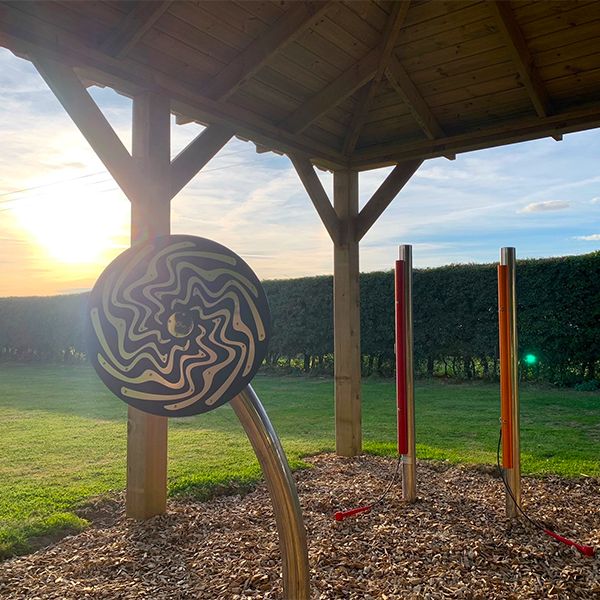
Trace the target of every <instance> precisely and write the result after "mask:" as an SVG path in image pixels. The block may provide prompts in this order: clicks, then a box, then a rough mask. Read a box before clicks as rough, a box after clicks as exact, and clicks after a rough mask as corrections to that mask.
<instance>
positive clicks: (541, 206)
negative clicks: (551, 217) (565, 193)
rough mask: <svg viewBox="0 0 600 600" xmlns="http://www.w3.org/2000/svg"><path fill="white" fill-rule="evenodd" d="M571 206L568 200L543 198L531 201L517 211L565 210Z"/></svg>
mask: <svg viewBox="0 0 600 600" xmlns="http://www.w3.org/2000/svg"><path fill="white" fill-rule="evenodd" d="M570 206H571V203H570V202H566V201H565V200H545V201H544V202H532V203H531V204H528V205H527V206H526V207H525V208H521V209H520V210H519V211H518V212H522V213H524V212H527V213H529V212H550V211H553V210H565V209H567V208H569V207H570Z"/></svg>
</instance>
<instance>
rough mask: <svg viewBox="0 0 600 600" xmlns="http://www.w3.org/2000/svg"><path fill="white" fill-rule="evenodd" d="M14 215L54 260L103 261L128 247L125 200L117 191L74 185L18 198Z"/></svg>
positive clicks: (87, 262)
mask: <svg viewBox="0 0 600 600" xmlns="http://www.w3.org/2000/svg"><path fill="white" fill-rule="evenodd" d="M14 213H15V216H16V218H17V220H18V223H19V225H20V227H21V228H22V229H23V230H25V231H26V232H27V233H28V234H29V235H30V236H31V237H32V238H33V241H34V242H35V243H36V244H37V245H39V246H41V247H42V248H43V250H44V252H45V253H46V255H47V256H48V258H49V259H50V260H51V261H53V262H58V263H64V264H72V265H75V264H77V265H83V264H98V263H106V262H108V261H109V260H110V259H112V258H113V257H114V256H115V255H116V254H118V253H119V252H120V251H121V250H123V249H124V248H126V247H127V246H128V245H129V216H130V208H129V202H128V201H127V200H126V199H125V198H123V196H122V195H121V194H120V193H119V192H117V191H112V190H110V191H109V190H107V191H105V192H102V191H96V190H94V191H90V189H89V188H88V189H86V186H85V184H83V183H78V184H77V185H70V186H64V187H61V189H60V191H54V190H53V191H52V192H51V193H48V194H44V195H40V197H36V198H32V199H27V200H23V201H22V202H20V203H19V204H18V206H16V207H15V211H14Z"/></svg>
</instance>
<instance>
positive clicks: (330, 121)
mask: <svg viewBox="0 0 600 600" xmlns="http://www.w3.org/2000/svg"><path fill="white" fill-rule="evenodd" d="M507 8H510V13H509V17H510V23H509V29H510V28H511V27H512V29H513V30H514V31H518V36H520V38H519V39H517V45H520V48H519V51H518V52H515V47H514V40H515V35H514V31H513V34H512V37H511V34H510V32H509V34H508V35H507V29H506V22H503V21H502V20H500V21H499V20H498V14H497V12H498V11H497V10H495V9H494V5H493V4H491V3H490V2H487V1H477V0H449V1H440V0H412V1H411V2H410V3H407V4H404V5H403V10H405V12H406V14H405V16H404V19H403V23H402V27H401V29H400V31H399V32H397V39H396V41H395V43H394V50H393V52H392V56H393V59H392V63H390V64H391V65H392V67H393V69H392V70H393V71H395V76H394V75H393V73H392V71H389V72H388V73H387V75H386V76H384V77H383V78H382V79H381V82H380V83H379V84H378V85H373V84H372V83H371V82H372V80H373V78H374V77H377V73H378V66H379V71H381V68H382V67H381V64H380V62H379V61H378V57H379V58H381V57H380V55H379V53H380V52H381V50H379V51H378V50H377V49H378V48H381V42H382V38H383V36H384V32H385V31H386V30H387V28H389V26H390V25H389V22H390V18H391V17H390V15H391V14H393V13H396V14H397V12H398V4H397V3H394V2H391V1H389V0H376V1H367V0H364V1H363V0H361V1H344V2H330V3H325V2H322V3H320V2H310V3H304V2H303V3H300V2H289V1H287V2H280V1H264V2H261V1H245V0H244V1H236V2H231V1H225V0H223V1H221V0H220V1H217V2H214V1H211V2H187V1H181V0H176V1H175V2H162V1H161V2H152V3H140V2H122V1H112V0H111V1H100V2H64V1H63V2H34V3H25V2H4V1H1V0H0V43H1V44H3V45H5V46H7V47H9V48H12V49H13V50H14V51H15V52H17V53H20V54H27V52H28V51H30V50H31V49H35V48H36V47H39V48H40V49H39V52H41V53H42V55H43V52H44V51H50V52H51V54H52V56H53V57H54V58H59V59H60V57H61V56H64V59H65V61H66V62H67V63H68V64H77V56H79V57H80V62H81V64H77V66H79V67H80V69H79V70H80V72H81V73H82V74H83V76H84V77H85V78H86V79H90V80H97V81H99V82H100V83H108V84H109V85H114V86H117V87H118V86H119V85H120V86H121V87H122V88H123V89H122V90H121V91H124V92H128V91H131V90H135V89H136V86H140V85H142V86H143V85H144V84H143V82H144V81H151V80H153V79H155V80H156V81H160V86H161V87H164V89H165V91H166V92H167V93H172V94H173V95H172V98H173V104H174V105H176V106H177V107H178V110H183V109H185V108H186V107H188V108H190V103H191V104H194V110H192V111H190V112H192V113H193V115H192V114H191V115H190V118H195V119H198V117H201V118H202V119H203V122H211V119H212V118H213V117H214V119H215V122H221V123H222V122H224V120H226V119H227V116H226V115H231V116H232V122H235V123H236V124H238V125H239V128H240V131H243V135H244V137H250V138H252V135H253V134H255V135H256V137H257V140H258V142H259V143H260V145H261V147H262V146H264V145H265V144H266V146H267V147H272V148H276V149H278V150H279V151H285V149H284V148H290V147H294V143H295V142H294V140H296V142H297V143H296V146H295V147H296V149H298V148H301V149H302V152H306V151H308V154H309V155H310V157H311V158H312V159H313V160H314V161H315V162H317V163H319V162H321V163H322V164H324V165H325V164H329V165H331V164H332V159H333V164H342V165H343V164H352V165H354V166H356V167H358V168H370V167H373V166H377V165H380V164H384V163H385V162H386V161H387V162H388V163H393V162H395V159H394V156H393V155H394V152H396V149H397V159H398V160H400V159H402V160H404V159H405V158H404V157H409V156H410V152H411V151H413V152H417V153H418V155H419V157H426V156H427V155H428V154H427V153H428V152H429V155H431V156H439V155H443V154H444V152H442V150H443V147H442V146H444V143H445V141H447V140H450V142H448V144H450V145H451V146H452V152H455V151H461V147H462V148H464V149H465V150H468V149H471V148H473V147H486V144H487V145H493V144H496V143H504V141H506V140H510V141H515V140H516V139H519V134H518V127H519V125H520V124H521V123H524V127H525V129H526V131H524V132H523V134H522V135H523V139H525V138H527V139H530V138H531V136H534V137H535V136H538V137H539V136H542V135H555V134H556V132H557V131H558V130H560V129H563V130H564V131H570V130H578V129H583V128H586V127H592V126H595V124H596V122H597V114H596V112H595V110H588V109H589V108H590V107H591V108H592V109H593V108H597V109H598V111H597V112H598V113H600V52H599V51H598V45H597V40H598V38H599V37H600V3H598V2H591V1H589V0H580V1H572V0H560V1H553V2H545V1H541V2H540V1H523V0H512V1H511V2H509V3H503V4H502V5H501V7H500V10H501V11H504V12H508V11H507V10H506V9H507ZM313 11H314V12H313ZM495 13H496V14H495ZM295 28H297V29H295ZM511 40H512V42H513V45H512V46H511ZM40 45H41V46H40ZM13 46H14V47H13ZM84 48H85V50H84ZM88 49H89V50H88ZM102 52H104V54H105V56H106V58H102V54H101V53H102ZM111 55H112V56H111ZM367 55H370V56H371V57H372V58H369V59H365V56H367ZM114 57H117V62H114ZM119 57H120V58H119ZM111 59H112V62H111ZM388 68H389V67H388ZM532 68H533V70H532ZM390 73H392V74H391V75H390ZM531 73H534V74H533V75H531ZM157 77H158V79H156V78H157ZM390 77H391V79H390V81H391V82H392V83H391V84H390V82H389V81H388V79H389V78H390ZM531 77H533V79H531ZM528 78H529V79H528ZM336 81H337V82H338V84H335V85H332V83H333V82H336ZM532 82H533V83H532ZM187 90H189V92H188V91H187ZM544 94H546V95H547V101H546V102H544V99H543V95H544ZM211 95H212V96H213V99H214V100H218V99H219V98H226V100H225V102H221V103H220V104H214V103H211V101H210V98H209V97H210V96H211ZM544 104H545V106H546V108H544ZM534 107H535V108H534ZM536 109H537V112H538V113H539V114H540V115H544V114H549V115H552V114H555V113H557V112H558V113H559V114H558V115H557V116H559V117H560V116H561V115H560V113H561V111H562V112H564V111H567V110H568V111H572V113H571V112H570V113H568V114H565V115H563V116H564V119H563V120H562V121H561V119H557V120H551V121H543V120H541V121H539V122H535V121H533V122H531V121H530V120H531V119H532V118H534V117H535V114H536ZM253 115H254V116H253ZM499 127H500V129H498V128H499ZM502 127H505V131H506V134H505V139H503V137H502ZM482 130H483V131H484V134H482V133H481V131H482ZM300 132H302V133H300ZM469 136H471V138H472V140H471V141H469ZM259 138H260V139H259ZM427 138H430V139H429V142H432V143H429V145H428V143H427V142H428V140H427ZM440 140H441V141H440ZM289 144H292V146H289ZM461 144H462V146H461ZM282 149H283V150H282ZM342 151H344V152H342ZM344 154H345V155H346V156H344ZM333 157H336V158H333Z"/></svg>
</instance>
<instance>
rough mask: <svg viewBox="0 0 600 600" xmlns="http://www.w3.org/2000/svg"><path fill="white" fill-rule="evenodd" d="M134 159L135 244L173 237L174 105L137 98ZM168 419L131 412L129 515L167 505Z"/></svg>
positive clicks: (146, 96)
mask: <svg viewBox="0 0 600 600" xmlns="http://www.w3.org/2000/svg"><path fill="white" fill-rule="evenodd" d="M132 154H133V159H134V161H135V162H136V164H137V166H138V168H139V172H140V176H141V177H142V179H143V181H142V182H140V184H141V185H140V187H143V188H144V189H145V193H144V194H143V195H140V196H139V197H136V198H132V201H131V243H132V244H136V243H141V242H144V241H146V240H149V239H152V238H154V237H156V236H158V235H168V234H169V233H170V198H171V178H170V101H169V99H168V98H166V97H164V96H160V95H157V94H155V93H152V92H148V93H144V94H141V95H139V96H135V97H134V99H133V144H132ZM167 424H168V423H167V418H166V417H158V416H155V415H151V414H148V413H144V412H142V411H139V410H137V409H135V408H133V407H129V409H128V417H127V516H128V517H131V518H134V519H148V518H150V517H152V516H154V515H158V514H161V513H164V512H165V511H166V507H167Z"/></svg>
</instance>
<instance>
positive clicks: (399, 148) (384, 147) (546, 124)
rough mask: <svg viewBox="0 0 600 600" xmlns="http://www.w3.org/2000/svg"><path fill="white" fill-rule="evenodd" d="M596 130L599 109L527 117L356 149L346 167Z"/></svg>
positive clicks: (443, 154)
mask: <svg viewBox="0 0 600 600" xmlns="http://www.w3.org/2000/svg"><path fill="white" fill-rule="evenodd" d="M594 127H600V106H593V107H589V108H581V109H578V110H573V111H569V112H564V113H561V114H555V115H550V116H548V117H545V118H540V117H537V116H536V117H527V118H524V119H518V120H514V121H511V122H510V123H507V124H504V125H500V126H497V127H489V128H486V129H479V130H477V131H472V132H469V133H461V134H458V135H452V136H446V137H444V138H439V139H435V140H422V141H418V142H410V143H406V142H403V141H395V142H394V141H392V142H387V143H384V144H374V145H373V146H370V147H368V148H361V149H360V150H357V151H356V152H355V153H354V155H353V157H352V160H351V161H350V165H349V167H350V168H354V169H365V168H367V169H374V168H377V167H383V166H386V165H390V164H395V163H399V162H402V161H407V160H412V159H415V158H435V157H436V156H445V155H446V154H448V153H460V152H470V151H471V150H482V149H484V148H493V147H495V146H503V145H506V144H513V143H516V142H524V141H527V140H535V139H540V138H543V137H555V136H561V135H563V134H565V133H573V132H576V131H585V130H586V129H592V128H594Z"/></svg>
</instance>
